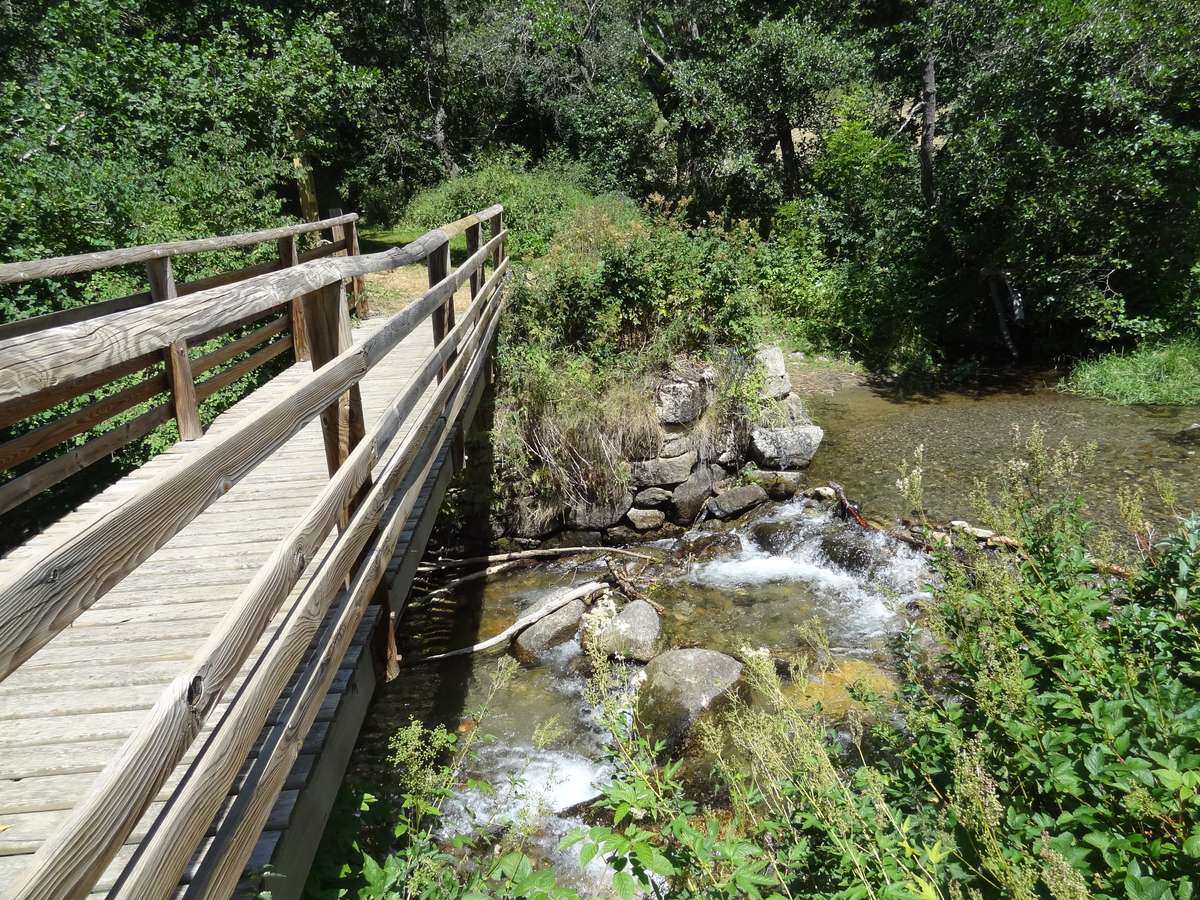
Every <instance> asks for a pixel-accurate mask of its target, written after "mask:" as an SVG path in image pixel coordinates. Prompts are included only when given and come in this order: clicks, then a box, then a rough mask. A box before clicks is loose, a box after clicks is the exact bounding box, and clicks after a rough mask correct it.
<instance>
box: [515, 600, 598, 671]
mask: <svg viewBox="0 0 1200 900" xmlns="http://www.w3.org/2000/svg"><path fill="white" fill-rule="evenodd" d="M583 612H584V605H583V601H582V600H572V601H571V602H570V603H568V604H567V605H566V606H564V607H562V608H561V609H557V610H555V611H554V612H552V613H550V615H548V616H546V617H545V618H544V619H539V620H538V621H536V622H534V623H533V624H532V625H530V626H529V627H528V628H526V629H525V630H524V631H522V632H521V633H520V634H519V635H517V639H516V641H515V642H514V645H513V650H514V652H515V653H516V655H517V659H519V660H520V661H521V662H523V663H532V662H536V661H537V660H538V658H539V657H541V656H542V655H543V654H544V653H546V652H547V651H548V650H552V649H554V648H555V647H557V646H558V645H559V644H565V643H566V642H567V641H569V640H571V638H573V637H575V632H577V631H578V630H579V623H580V621H581V620H582V619H583Z"/></svg>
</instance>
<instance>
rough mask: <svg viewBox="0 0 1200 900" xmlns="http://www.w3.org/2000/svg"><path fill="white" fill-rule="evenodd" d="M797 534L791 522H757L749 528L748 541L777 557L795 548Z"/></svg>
mask: <svg viewBox="0 0 1200 900" xmlns="http://www.w3.org/2000/svg"><path fill="white" fill-rule="evenodd" d="M797 534H798V532H797V530H796V525H795V523H793V522H758V523H756V524H755V525H752V526H751V527H750V540H751V541H753V542H754V545H755V546H756V547H758V548H759V549H760V550H765V551H766V552H767V553H773V554H775V555H777V556H779V555H782V554H784V553H787V552H788V551H789V550H791V549H792V548H793V547H794V546H795V543H796V538H797Z"/></svg>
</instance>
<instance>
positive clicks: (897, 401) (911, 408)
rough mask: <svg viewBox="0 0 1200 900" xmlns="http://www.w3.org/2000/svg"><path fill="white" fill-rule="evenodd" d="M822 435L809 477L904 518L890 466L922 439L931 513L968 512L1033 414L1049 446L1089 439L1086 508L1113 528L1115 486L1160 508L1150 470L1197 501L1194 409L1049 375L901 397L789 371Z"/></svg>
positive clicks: (1199, 476) (855, 380)
mask: <svg viewBox="0 0 1200 900" xmlns="http://www.w3.org/2000/svg"><path fill="white" fill-rule="evenodd" d="M793 382H794V383H795V384H796V387H797V390H798V391H799V392H800V393H801V394H803V395H804V396H805V399H806V404H807V406H808V408H809V412H810V413H811V415H812V417H813V419H815V420H816V421H817V422H818V423H819V424H820V425H821V427H822V428H824V429H825V442H824V443H823V444H822V445H821V449H820V450H819V451H818V452H817V455H816V457H815V459H814V460H813V463H812V466H811V468H810V469H809V483H811V484H824V483H825V482H827V481H830V480H833V481H838V482H840V483H841V484H842V485H844V486H845V488H846V494H847V495H848V496H849V497H851V498H853V499H854V500H856V501H859V502H861V503H862V504H863V507H864V512H866V513H867V514H868V515H870V516H874V517H876V518H879V519H885V520H890V519H892V518H894V517H896V516H901V515H906V514H908V512H909V510H907V509H906V508H905V504H904V502H903V500H902V498H901V497H900V496H899V493H898V491H897V490H896V478H897V474H898V473H897V468H898V466H899V464H900V462H901V461H902V460H904V459H907V458H910V457H911V454H912V452H913V450H914V449H915V448H916V446H917V445H918V444H923V445H924V446H925V466H924V468H925V497H926V507H927V511H928V512H929V514H930V516H931V518H933V519H935V520H938V521H946V520H949V519H958V518H965V519H970V518H971V517H972V516H971V509H970V505H969V503H968V500H967V498H968V495H969V493H970V491H971V489H972V487H973V486H974V482H975V479H976V478H979V477H981V476H983V475H985V474H987V473H988V472H990V471H991V470H992V469H993V468H994V467H995V466H996V465H997V464H998V463H1001V462H1003V461H1005V460H1007V459H1009V458H1010V457H1012V456H1013V455H1014V454H1013V452H1012V427H1013V425H1019V426H1020V427H1021V428H1022V430H1028V429H1029V428H1030V426H1032V425H1033V424H1034V423H1035V422H1036V423H1038V424H1040V425H1041V426H1042V428H1044V429H1045V431H1046V437H1047V443H1052V444H1056V443H1058V442H1059V441H1060V440H1062V439H1063V438H1066V439H1067V440H1069V441H1070V442H1071V443H1072V444H1075V445H1077V446H1083V445H1085V444H1087V443H1090V442H1095V443H1096V445H1097V447H1096V451H1097V452H1096V464H1095V466H1094V467H1093V468H1092V469H1091V471H1089V472H1088V473H1086V474H1085V475H1084V492H1085V499H1086V500H1087V503H1088V512H1089V513H1090V514H1091V515H1092V516H1093V517H1094V518H1096V519H1098V520H1100V521H1102V522H1105V523H1107V524H1110V525H1114V526H1115V525H1116V524H1117V522H1118V521H1119V520H1118V517H1117V509H1116V499H1115V498H1116V490H1117V488H1118V487H1120V486H1122V485H1128V486H1137V485H1140V486H1142V488H1143V489H1144V491H1145V493H1146V501H1147V510H1148V511H1151V512H1156V513H1159V514H1162V513H1163V512H1164V510H1162V508H1161V506H1160V505H1159V504H1158V502H1157V498H1156V497H1155V494H1154V488H1153V485H1152V484H1151V483H1150V478H1149V473H1150V470H1151V469H1157V470H1159V471H1160V472H1162V473H1163V474H1164V475H1167V476H1169V477H1170V478H1171V479H1172V480H1173V481H1174V482H1175V483H1176V485H1177V487H1178V491H1179V506H1180V508H1182V509H1189V510H1190V509H1197V508H1200V447H1198V446H1196V445H1194V444H1192V443H1191V442H1190V441H1189V440H1188V438H1187V436H1188V434H1189V433H1190V432H1187V431H1186V429H1188V427H1189V426H1191V425H1192V424H1194V423H1197V422H1200V408H1197V407H1140V406H1116V405H1114V404H1110V403H1105V402H1102V401H1098V400H1087V399H1084V398H1082V397H1076V396H1074V395H1071V394H1064V393H1061V392H1060V391H1057V390H1055V389H1054V386H1053V385H1054V383H1055V379H1054V378H1053V377H1051V376H1040V377H1039V376H1026V377H1024V378H1023V379H1021V380H1019V381H1015V382H1014V381H1012V380H1005V381H997V382H995V384H994V386H992V387H990V388H985V389H980V390H974V391H961V392H953V391H947V392H942V393H938V394H934V395H918V396H911V395H910V396H903V395H902V394H901V393H900V392H899V391H897V390H895V389H893V388H888V387H871V386H869V385H868V384H867V382H866V380H865V379H863V378H861V377H857V376H855V377H835V376H829V375H826V374H824V373H821V372H819V371H818V372H813V371H812V370H797V371H795V372H794V373H793Z"/></svg>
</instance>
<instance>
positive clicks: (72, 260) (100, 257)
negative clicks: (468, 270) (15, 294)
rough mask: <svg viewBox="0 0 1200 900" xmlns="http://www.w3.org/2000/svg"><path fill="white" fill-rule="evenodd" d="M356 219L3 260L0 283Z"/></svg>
mask: <svg viewBox="0 0 1200 900" xmlns="http://www.w3.org/2000/svg"><path fill="white" fill-rule="evenodd" d="M357 220H358V214H357V213H348V214H346V215H344V216H341V217H340V218H338V219H325V220H323V221H320V222H303V223H301V224H299V225H286V226H283V227H281V228H267V229H265V230H263V231H251V232H246V233H244V234H231V235H224V236H222V237H210V238H197V239H196V240H190V241H171V242H169V243H164V244H147V245H144V246H141V247H127V248H124V249H120V250H100V251H97V252H95V253H79V254H76V255H75V256H55V257H52V258H51V259H31V260H27V261H22V262H11V263H2V264H0V284H18V283H20V282H22V281H33V280H34V279H35V278H55V277H58V276H61V275H77V274H79V273H81V272H95V271H96V270H97V269H110V268H112V267H113V266H128V265H133V264H136V263H144V262H146V261H148V260H151V259H162V258H163V257H169V256H181V255H184V254H188V253H207V252H209V251H212V250H228V249H230V248H232V247H248V246H250V245H251V244H261V243H264V242H265V241H275V240H278V239H279V238H282V237H287V236H288V235H293V234H305V233H307V232H309V231H319V230H321V229H323V228H329V227H331V226H333V225H340V224H344V223H346V222H354V221H357Z"/></svg>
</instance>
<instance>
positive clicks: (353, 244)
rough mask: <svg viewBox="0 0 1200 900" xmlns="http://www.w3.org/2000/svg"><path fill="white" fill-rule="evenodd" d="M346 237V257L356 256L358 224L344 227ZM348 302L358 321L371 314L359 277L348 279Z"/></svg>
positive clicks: (365, 291) (365, 284) (364, 282)
mask: <svg viewBox="0 0 1200 900" xmlns="http://www.w3.org/2000/svg"><path fill="white" fill-rule="evenodd" d="M346 237H347V239H348V240H349V245H348V246H347V247H346V255H347V256H358V254H359V250H358V222H351V223H350V224H349V225H347V226H346ZM350 300H351V302H352V303H353V304H354V314H355V315H357V316H358V317H359V318H360V319H365V318H366V317H367V316H369V315H370V314H371V309H370V307H369V306H368V305H367V283H366V281H365V280H364V279H363V277H362V276H361V275H355V276H354V277H353V278H351V279H350Z"/></svg>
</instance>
